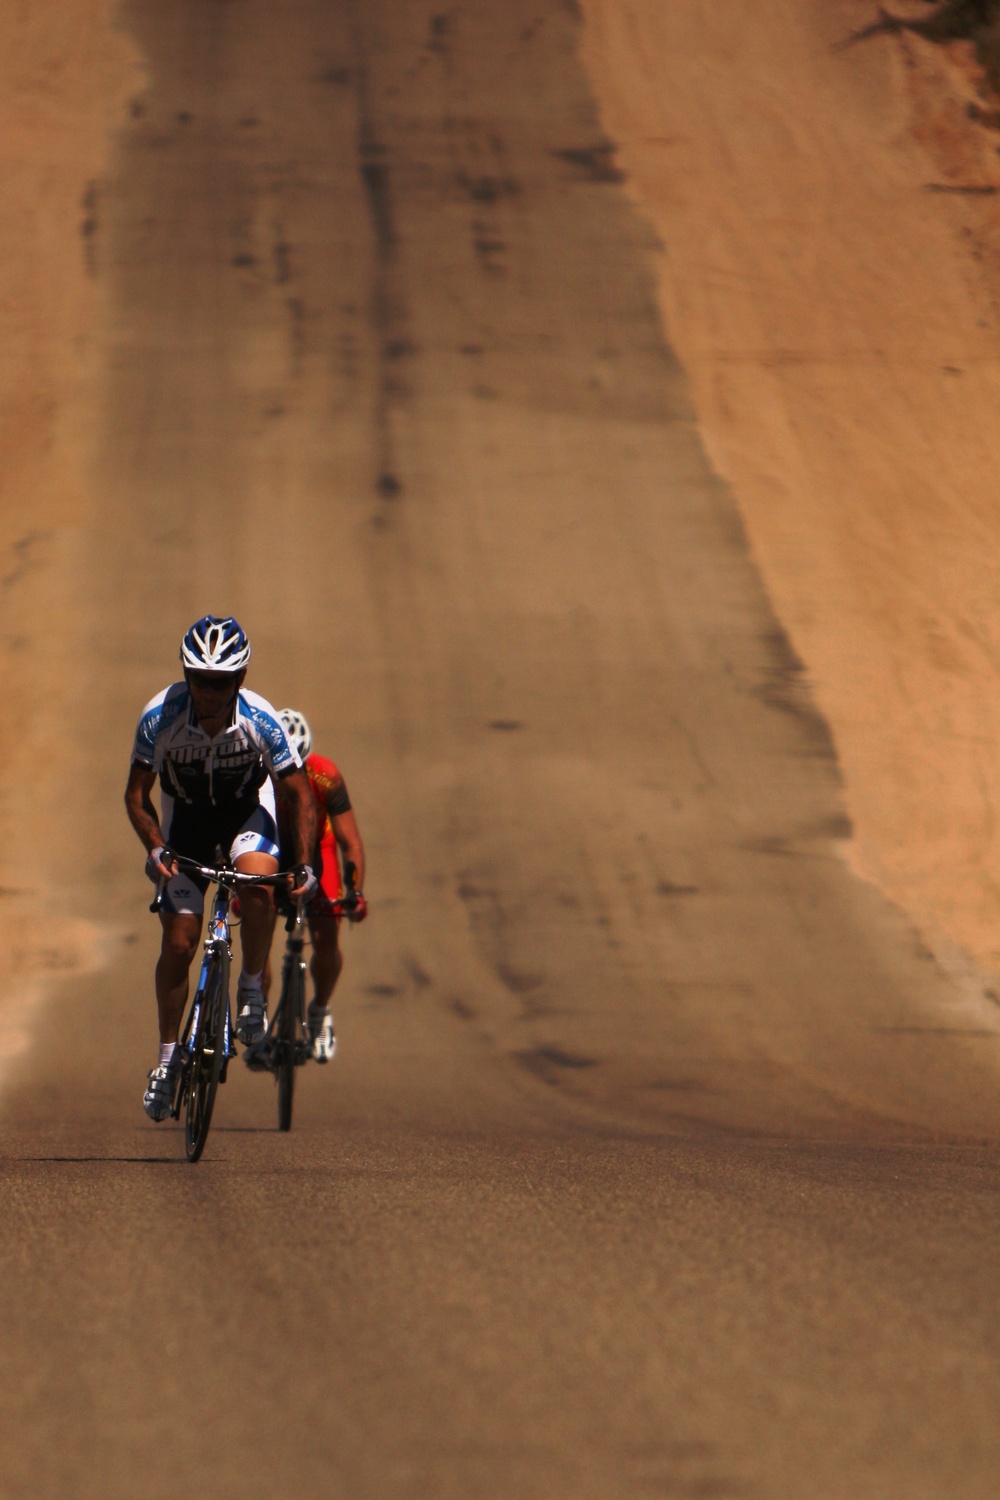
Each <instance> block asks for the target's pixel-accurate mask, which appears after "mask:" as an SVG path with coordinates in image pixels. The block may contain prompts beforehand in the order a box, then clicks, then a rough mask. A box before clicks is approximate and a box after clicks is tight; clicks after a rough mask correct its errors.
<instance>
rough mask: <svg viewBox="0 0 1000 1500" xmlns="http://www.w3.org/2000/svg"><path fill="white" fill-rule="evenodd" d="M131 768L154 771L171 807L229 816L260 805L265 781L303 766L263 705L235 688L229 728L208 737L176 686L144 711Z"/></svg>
mask: <svg viewBox="0 0 1000 1500" xmlns="http://www.w3.org/2000/svg"><path fill="white" fill-rule="evenodd" d="M132 764H133V765H135V766H144V767H145V768H146V769H147V770H150V771H155V772H156V773H157V775H158V776H159V778H160V787H161V790H162V792H163V794H164V796H165V797H169V798H171V799H172V800H173V801H175V802H178V803H187V804H189V805H192V806H194V807H202V808H205V809H206V810H207V809H208V808H215V809H217V810H218V811H219V812H229V811H235V810H236V809H237V808H241V807H245V806H247V804H252V803H255V802H257V801H259V800H260V796H259V793H260V788H261V787H262V786H263V785H264V784H265V782H266V781H267V780H268V777H269V776H273V777H275V778H276V779H277V780H280V779H281V778H282V777H283V776H287V775H289V773H290V772H292V771H295V770H298V769H299V767H300V766H301V765H302V762H301V760H300V759H299V756H298V752H297V751H296V749H295V747H294V745H293V744H292V743H291V741H290V740H289V738H288V735H287V734H286V733H285V726H284V725H283V724H282V722H281V720H280V719H279V718H278V714H277V711H276V710H275V709H274V708H272V707H271V705H270V703H268V701H267V699H266V698H261V697H259V696H258V694H256V693H250V692H248V691H247V690H246V689H245V688H241V689H240V691H239V693H238V694H237V698H236V702H235V703H234V705H233V712H232V718H231V720H230V722H229V724H228V725H227V727H226V728H225V729H223V730H220V732H219V733H218V734H217V735H214V736H213V735H210V734H208V733H207V731H206V730H204V729H202V727H201V725H200V724H198V722H197V720H196V718H195V712H194V704H193V702H192V700H191V694H190V693H189V692H188V688H187V684H186V683H184V682H175V683H173V684H172V685H171V686H170V687H168V688H167V689H166V690H165V691H164V692H162V693H158V694H157V695H156V697H155V698H153V699H152V701H151V702H149V703H147V704H146V707H145V708H144V709H143V711H142V715H141V717H140V719H139V726H138V728H137V730H136V733H135V744H134V746H133V748H132Z"/></svg>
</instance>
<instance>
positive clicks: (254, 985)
mask: <svg viewBox="0 0 1000 1500" xmlns="http://www.w3.org/2000/svg"><path fill="white" fill-rule="evenodd" d="M263 978H264V970H263V969H261V971H260V973H259V974H248V973H247V971H246V969H244V970H243V973H242V974H241V975H240V984H241V985H242V986H243V988H244V989H247V990H259V989H260V988H261V983H262V981H263Z"/></svg>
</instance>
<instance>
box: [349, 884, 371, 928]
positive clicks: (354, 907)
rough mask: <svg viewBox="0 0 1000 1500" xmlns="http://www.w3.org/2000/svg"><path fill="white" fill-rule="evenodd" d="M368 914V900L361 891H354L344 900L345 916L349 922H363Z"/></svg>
mask: <svg viewBox="0 0 1000 1500" xmlns="http://www.w3.org/2000/svg"><path fill="white" fill-rule="evenodd" d="M352 898H353V899H352ZM367 915H368V902H367V901H366V900H365V898H364V896H363V895H362V894H361V892H360V891H352V892H351V894H350V896H348V898H347V900H346V901H345V902H344V916H345V917H346V918H347V920H348V921H349V922H352V923H355V922H363V921H364V920H365V917H367Z"/></svg>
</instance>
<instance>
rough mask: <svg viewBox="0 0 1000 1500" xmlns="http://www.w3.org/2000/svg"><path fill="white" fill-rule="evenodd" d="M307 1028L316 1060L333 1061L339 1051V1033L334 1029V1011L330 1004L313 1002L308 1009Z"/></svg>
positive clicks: (320, 1061)
mask: <svg viewBox="0 0 1000 1500" xmlns="http://www.w3.org/2000/svg"><path fill="white" fill-rule="evenodd" d="M306 1030H307V1031H308V1033H309V1046H310V1048H311V1050H312V1055H313V1057H314V1058H315V1060H316V1062H318V1063H328V1062H332V1061H333V1059H334V1057H335V1056H336V1052H337V1033H336V1032H335V1031H334V1029H333V1013H332V1011H331V1010H330V1007H329V1006H328V1005H317V1004H316V1002H315V1000H314V1001H313V1002H312V1004H311V1005H310V1006H309V1008H308V1010H307V1011H306Z"/></svg>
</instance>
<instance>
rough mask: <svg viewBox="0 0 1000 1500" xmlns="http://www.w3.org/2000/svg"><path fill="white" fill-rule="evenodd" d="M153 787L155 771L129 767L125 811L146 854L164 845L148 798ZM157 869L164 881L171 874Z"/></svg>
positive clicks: (150, 798)
mask: <svg viewBox="0 0 1000 1500" xmlns="http://www.w3.org/2000/svg"><path fill="white" fill-rule="evenodd" d="M155 785H156V772H155V771H149V770H147V769H146V767H145V766H131V767H130V769H129V773H128V783H127V785H126V787H125V811H126V812H127V813H128V820H129V822H130V823H131V824H132V827H133V828H134V829H135V831H136V833H137V834H138V835H139V838H140V839H141V840H142V842H143V844H144V845H145V848H146V853H147V854H148V853H149V852H150V850H152V849H160V848H162V847H163V845H164V844H165V843H166V840H165V839H164V837H163V830H162V828H161V827H160V819H159V815H158V813H157V811H156V808H155V807H154V806H153V799H152V797H151V796H150V793H151V792H152V790H153V787H154V786H155ZM159 868H160V873H161V874H162V876H163V878H164V879H167V877H168V876H169V875H170V874H171V873H172V871H171V870H168V869H167V868H166V867H165V866H163V865H161V866H160V867H159Z"/></svg>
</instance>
